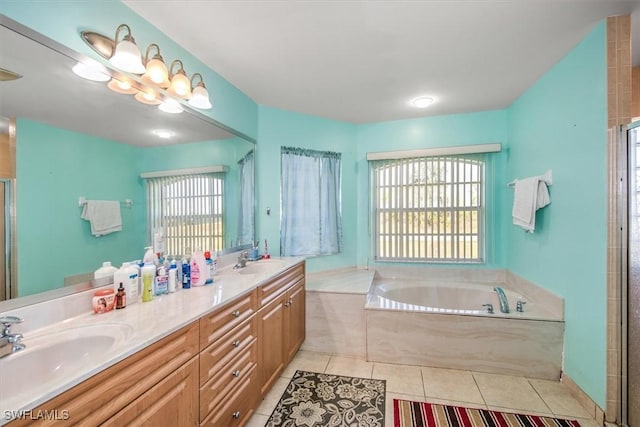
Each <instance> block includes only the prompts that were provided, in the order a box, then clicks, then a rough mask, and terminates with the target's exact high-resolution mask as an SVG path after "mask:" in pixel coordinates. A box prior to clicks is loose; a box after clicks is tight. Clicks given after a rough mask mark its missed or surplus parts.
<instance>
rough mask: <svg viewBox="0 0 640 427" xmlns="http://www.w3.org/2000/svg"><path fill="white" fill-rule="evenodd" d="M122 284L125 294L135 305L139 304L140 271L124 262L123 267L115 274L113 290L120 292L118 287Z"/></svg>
mask: <svg viewBox="0 0 640 427" xmlns="http://www.w3.org/2000/svg"><path fill="white" fill-rule="evenodd" d="M120 283H122V284H123V288H124V291H125V293H126V294H127V296H128V297H129V299H130V302H131V303H132V304H133V303H135V302H138V269H137V268H136V267H134V266H132V265H131V263H128V262H124V263H122V267H120V269H119V270H117V271H116V272H115V273H113V288H114V289H115V290H116V292H117V291H118V285H119V284H120Z"/></svg>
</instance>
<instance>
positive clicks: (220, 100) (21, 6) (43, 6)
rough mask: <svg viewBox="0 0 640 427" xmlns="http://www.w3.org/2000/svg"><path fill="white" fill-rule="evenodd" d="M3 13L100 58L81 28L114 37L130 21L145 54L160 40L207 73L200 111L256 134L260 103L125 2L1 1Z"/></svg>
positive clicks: (191, 67) (170, 56)
mask: <svg viewBox="0 0 640 427" xmlns="http://www.w3.org/2000/svg"><path fill="white" fill-rule="evenodd" d="M0 13H2V14H4V15H6V16H8V17H9V18H11V19H13V20H15V21H18V22H20V23H21V24H23V25H26V26H27V27H30V28H32V29H34V30H36V31H38V32H40V33H42V34H44V35H45V36H47V37H49V38H52V39H53V40H55V41H57V42H59V43H61V44H63V45H65V46H67V47H69V48H71V49H73V50H75V51H76V52H79V53H82V54H84V55H86V56H88V57H91V58H93V59H96V60H99V61H104V60H103V58H102V57H100V56H99V55H98V54H96V53H95V52H94V51H93V50H92V49H91V48H90V47H89V46H88V45H87V44H85V43H84V41H82V38H81V37H80V31H84V30H88V31H95V32H98V33H101V34H104V35H107V36H110V37H115V32H116V28H117V27H118V25H120V24H127V25H129V27H130V28H131V31H132V34H133V37H134V38H135V40H136V44H137V45H138V47H139V48H140V50H141V51H142V52H143V53H144V51H145V50H146V48H147V46H149V45H150V44H151V43H156V44H158V45H159V46H160V50H161V53H162V56H163V58H164V60H165V62H166V63H167V66H169V65H170V64H171V61H173V60H174V59H180V60H182V62H183V64H184V67H185V71H186V72H187V74H188V75H189V76H192V75H193V74H194V73H196V72H198V73H200V74H202V76H203V78H204V82H205V84H206V86H207V89H208V91H209V95H210V97H211V102H212V104H213V109H211V110H200V111H201V112H202V113H203V114H205V115H208V116H210V117H211V118H213V119H215V120H218V121H219V122H221V123H223V124H225V125H227V126H230V127H231V128H234V129H236V130H238V131H240V132H242V133H244V134H246V135H248V136H250V137H252V138H254V139H256V138H257V123H258V108H257V105H256V103H255V102H253V100H251V99H250V98H249V97H247V96H246V95H245V94H243V93H242V92H241V91H239V90H238V89H237V88H236V87H234V86H233V85H231V84H230V83H229V82H227V81H226V80H225V79H223V78H222V77H221V76H220V75H219V74H217V73H216V72H215V71H213V70H211V69H210V68H208V67H207V66H206V65H204V64H203V63H202V62H201V61H200V60H198V59H197V58H196V57H195V56H193V55H191V54H190V53H189V52H187V51H186V50H185V49H183V48H182V47H180V46H179V45H178V44H176V42H174V41H173V40H171V39H170V38H169V37H167V36H166V35H165V34H164V33H162V32H160V31H159V30H158V29H157V28H155V27H154V26H153V25H151V24H150V23H149V22H147V21H146V20H144V19H143V18H142V17H140V16H139V15H137V14H136V13H135V12H133V11H132V10H131V9H129V8H128V7H127V6H125V5H124V4H123V3H121V2H120V1H117V0H100V1H95V0H66V1H65V0H56V1H41V0H19V1H18V0H4V1H2V2H0ZM161 114H162V113H161Z"/></svg>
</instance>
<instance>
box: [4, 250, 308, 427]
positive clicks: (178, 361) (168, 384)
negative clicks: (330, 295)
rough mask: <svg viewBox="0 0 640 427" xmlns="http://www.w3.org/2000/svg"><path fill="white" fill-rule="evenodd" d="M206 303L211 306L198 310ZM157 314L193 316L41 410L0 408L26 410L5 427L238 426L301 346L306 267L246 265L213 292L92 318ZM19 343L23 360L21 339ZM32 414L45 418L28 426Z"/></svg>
mask: <svg viewBox="0 0 640 427" xmlns="http://www.w3.org/2000/svg"><path fill="white" fill-rule="evenodd" d="M225 285H226V286H227V289H226V291H222V289H223V287H224V286H225ZM220 292H223V294H224V292H226V294H225V295H226V296H221V294H220ZM190 298H191V299H193V298H198V300H197V301H196V300H189V299H190ZM203 298H209V299H210V301H209V303H208V304H205V303H204V302H203V301H202V300H201V299H203ZM211 300H213V301H214V303H213V304H211ZM154 304H156V305H157V307H153V305H154ZM203 304H204V305H208V308H207V309H204V310H203V309H202V307H203ZM171 305H173V306H174V307H169V306H171ZM159 307H161V308H162V309H165V308H166V309H168V310H169V313H171V312H173V311H175V312H181V313H182V318H183V319H185V318H190V319H189V320H185V321H184V322H183V324H181V325H178V327H177V328H174V329H176V330H174V331H171V332H170V333H168V334H167V333H166V332H167V328H166V327H159V328H156V332H155V334H156V335H155V336H154V337H151V338H149V339H148V340H147V342H148V345H144V346H143V347H142V348H138V349H136V350H135V351H133V352H132V351H131V348H135V345H134V347H131V344H127V343H126V342H127V341H128V340H124V342H123V343H122V344H120V346H121V348H122V352H124V355H125V356H126V357H122V356H123V354H122V352H121V353H120V354H119V356H114V357H113V359H112V360H110V361H107V362H103V363H100V366H98V367H94V370H95V371H97V373H95V374H94V375H92V376H90V377H89V378H87V379H85V380H83V381H81V382H79V383H78V384H77V385H75V386H73V387H71V388H68V389H66V390H65V391H63V392H61V393H59V394H57V395H55V396H53V397H52V398H50V399H48V400H46V401H43V402H44V403H39V404H37V405H35V406H31V407H29V406H28V405H27V406H19V407H5V406H6V404H7V403H9V402H5V403H3V404H2V405H1V406H2V407H3V408H2V410H3V411H4V412H5V414H4V416H5V417H7V412H10V411H14V410H16V411H17V410H30V412H27V413H26V414H27V415H28V416H25V417H23V418H21V419H16V420H14V421H12V422H10V423H9V424H8V425H11V426H20V425H27V424H28V425H40V424H45V423H46V424H47V425H50V424H58V423H59V424H61V425H69V423H72V424H78V423H80V424H83V425H105V426H120V425H128V424H131V423H133V424H136V425H149V426H198V425H202V426H205V425H207V426H221V427H222V426H225V427H227V426H241V425H244V424H245V423H246V421H247V420H248V419H249V418H250V417H251V415H252V414H253V411H254V410H255V408H256V407H257V406H258V404H259V402H260V401H261V399H262V397H263V396H264V395H265V394H266V393H267V392H268V390H269V389H270V388H271V386H272V385H273V383H274V382H275V380H276V379H277V378H278V377H279V375H280V373H281V372H282V370H283V369H284V368H285V367H286V366H287V364H288V363H289V361H290V360H291V359H292V358H293V356H294V355H295V353H296V352H297V351H298V349H299V348H300V346H301V344H302V342H303V341H304V339H305V264H304V260H303V259H300V258H297V259H290V260H285V259H280V260H273V261H271V262H270V261H265V262H262V261H260V262H256V263H252V264H249V265H248V267H247V270H246V272H245V271H238V270H232V269H228V270H227V271H221V272H220V274H219V275H218V276H216V282H214V285H213V286H207V287H203V288H201V289H190V290H183V291H180V292H178V293H177V294H175V295H169V296H166V297H165V298H163V299H162V300H160V299H159V300H158V301H155V300H154V301H152V302H150V303H140V304H134V305H132V306H130V307H127V308H126V309H125V310H122V311H118V312H115V311H114V312H113V313H110V314H107V315H95V316H91V317H90V320H91V321H93V322H100V321H104V323H105V324H108V323H110V322H111V323H112V322H114V320H116V319H117V316H118V315H119V314H123V315H124V314H127V315H129V316H126V318H124V317H125V316H122V317H123V318H122V319H121V320H122V321H124V322H130V321H131V319H137V320H138V321H145V320H150V319H148V318H147V316H148V314H149V313H153V312H154V310H153V309H154V308H155V309H156V310H155V311H156V312H157V310H158V308H159ZM185 311H190V312H189V313H185ZM168 317H169V318H171V314H169V316H168ZM155 320H159V319H155ZM74 321H75V319H74ZM132 326H133V327H134V328H135V327H136V326H137V325H132ZM140 329H146V330H149V331H152V330H153V328H145V327H143V326H140ZM152 333H153V332H152ZM134 336H135V335H134ZM134 336H132V337H130V338H129V340H130V339H133V337H134ZM24 343H25V344H26V345H27V349H26V350H24V352H25V353H24V354H25V355H26V354H27V352H29V350H30V349H29V336H28V334H25V339H24ZM114 354H115V353H114ZM20 356H21V355H20V354H19V353H16V354H14V355H11V356H9V357H8V358H6V359H7V360H8V359H10V358H12V357H17V358H19V357H20ZM0 365H2V362H1V361H0ZM65 381H67V383H71V382H72V381H73V378H71V379H66V380H65ZM34 392H36V393H37V391H34ZM39 415H43V417H42V418H41V419H34V418H37V417H38V416H39ZM44 415H48V416H44ZM45 418H56V419H55V420H51V419H45ZM5 422H6V420H5Z"/></svg>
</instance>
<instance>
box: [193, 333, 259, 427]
mask: <svg viewBox="0 0 640 427" xmlns="http://www.w3.org/2000/svg"><path fill="white" fill-rule="evenodd" d="M257 362H258V345H257V342H256V340H254V341H253V342H252V343H251V345H250V346H249V347H248V348H247V349H245V350H244V351H243V352H242V353H240V354H238V356H237V357H236V358H235V359H233V360H232V361H231V362H229V363H228V364H227V365H225V366H224V367H223V368H222V370H221V371H220V372H218V373H216V375H215V376H214V377H213V378H211V379H210V380H209V381H208V382H207V383H206V384H205V385H204V386H203V387H202V388H201V389H200V420H203V419H204V418H205V417H206V416H207V414H209V413H210V412H211V410H213V409H214V408H215V407H216V406H219V404H220V402H221V401H222V400H223V399H224V398H226V397H227V396H229V395H230V393H232V391H233V389H234V388H236V387H238V384H241V383H243V381H244V380H245V378H246V377H247V376H248V375H249V374H250V373H251V371H252V369H254V368H255V366H256V364H257ZM256 383H257V381H256ZM216 411H217V409H216Z"/></svg>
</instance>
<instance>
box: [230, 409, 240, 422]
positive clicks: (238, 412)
mask: <svg viewBox="0 0 640 427" xmlns="http://www.w3.org/2000/svg"><path fill="white" fill-rule="evenodd" d="M231 416H232V417H233V418H235V419H236V420H237V419H238V418H240V411H236V412H234V413H233V414H232V415H231Z"/></svg>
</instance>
